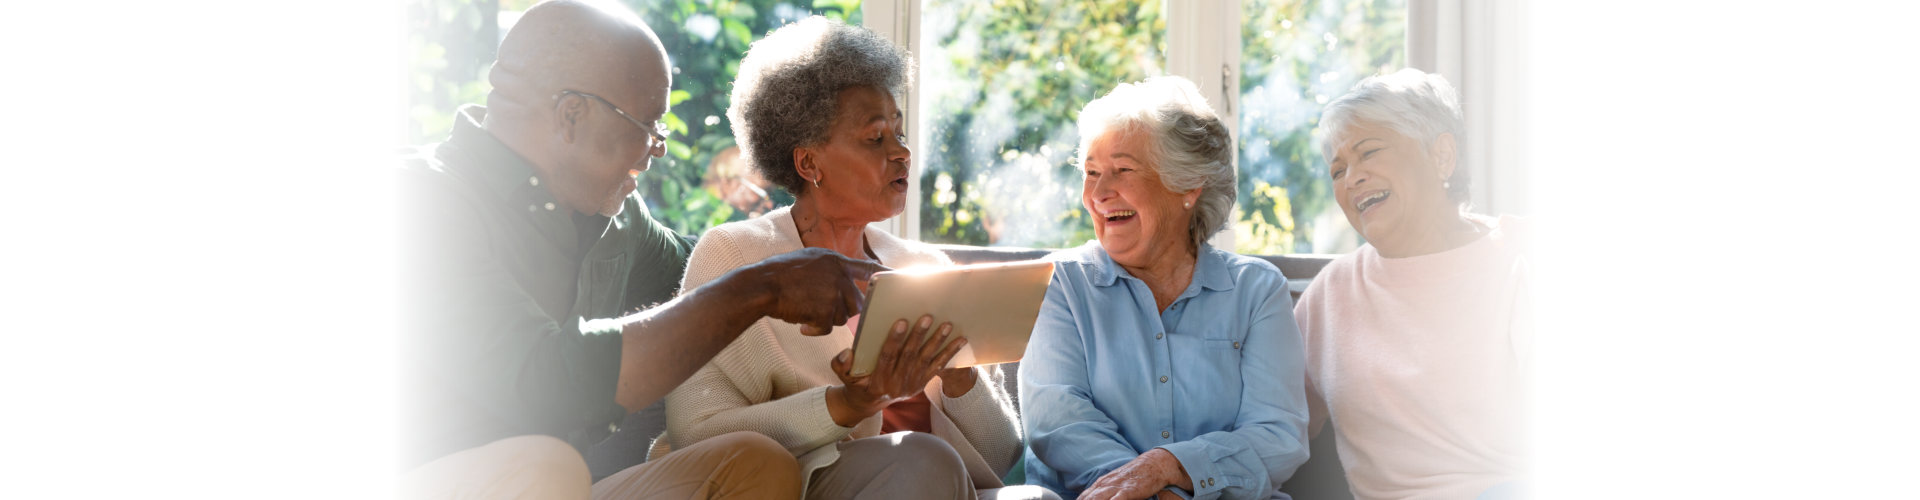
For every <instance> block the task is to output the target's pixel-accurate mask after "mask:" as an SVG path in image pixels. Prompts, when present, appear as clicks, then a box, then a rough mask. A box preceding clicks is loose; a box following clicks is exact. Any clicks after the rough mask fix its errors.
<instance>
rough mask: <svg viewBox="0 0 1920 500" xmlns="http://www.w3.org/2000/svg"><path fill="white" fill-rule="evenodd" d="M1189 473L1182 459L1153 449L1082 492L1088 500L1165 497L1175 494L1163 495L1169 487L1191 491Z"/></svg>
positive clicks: (1083, 496) (1096, 481) (1133, 499)
mask: <svg viewBox="0 0 1920 500" xmlns="http://www.w3.org/2000/svg"><path fill="white" fill-rule="evenodd" d="M1186 477H1187V474H1186V470H1185V469H1183V468H1181V467H1180V460H1179V459H1177V458H1174V456H1173V454H1172V453H1169V452H1167V450H1165V449H1161V448H1154V449H1151V450H1147V452H1146V453H1142V454H1140V456H1138V457H1134V458H1133V460H1131V461H1128V462H1127V464H1126V465H1122V466H1120V468H1118V469H1114V470H1113V472H1108V473H1107V475H1104V476H1100V479H1098V480H1095V481H1094V482H1093V485H1092V486H1088V487H1087V489H1086V490H1085V491H1081V492H1080V498H1082V499H1085V500H1119V499H1124V500H1139V499H1142V498H1155V497H1156V496H1158V497H1159V498H1166V497H1167V496H1168V495H1172V493H1165V494H1164V495H1163V494H1162V493H1164V492H1163V490H1165V489H1166V488H1167V487H1168V486H1179V487H1181V488H1185V489H1187V490H1189V491H1191V490H1192V489H1193V488H1192V487H1191V485H1190V484H1181V483H1183V482H1191V480H1189V479H1186Z"/></svg>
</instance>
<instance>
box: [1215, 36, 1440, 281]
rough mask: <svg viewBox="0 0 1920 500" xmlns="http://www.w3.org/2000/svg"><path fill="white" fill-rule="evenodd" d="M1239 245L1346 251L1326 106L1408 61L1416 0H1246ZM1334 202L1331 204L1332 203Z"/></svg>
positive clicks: (1253, 249)
mask: <svg viewBox="0 0 1920 500" xmlns="http://www.w3.org/2000/svg"><path fill="white" fill-rule="evenodd" d="M1243 1H1244V3H1242V4H1241V5H1242V6H1243V7H1244V10H1243V11H1242V13H1241V32H1240V39H1241V47H1240V93H1241V101H1240V104H1241V109H1240V158H1239V162H1240V221H1239V222H1238V223H1237V224H1236V225H1235V226H1236V227H1235V230H1236V231H1238V234H1236V236H1237V238H1236V242H1235V246H1236V247H1237V248H1236V250H1237V251H1239V252H1241V253H1249V254H1283V253H1294V252H1320V253H1337V252H1343V251H1347V250H1351V249H1352V248H1350V245H1352V244H1354V243H1355V242H1342V241H1337V240H1335V241H1329V240H1331V239H1330V238H1319V239H1318V241H1316V238H1315V237H1314V236H1315V233H1316V231H1315V229H1320V230H1322V231H1319V232H1328V231H1325V230H1326V229H1329V228H1316V227H1314V226H1315V225H1316V224H1329V225H1336V226H1337V227H1335V228H1332V229H1341V228H1344V227H1345V225H1346V224H1347V222H1346V219H1345V218H1343V217H1342V216H1341V215H1340V214H1339V206H1338V205H1337V204H1335V203H1334V202H1333V199H1332V196H1333V195H1332V187H1331V186H1330V185H1329V184H1328V178H1327V161H1326V159H1325V158H1322V157H1321V154H1320V137H1321V136H1322V135H1324V134H1323V133H1322V132H1321V131H1320V130H1319V125H1320V110H1321V108H1322V107H1324V106H1325V105H1326V103H1327V102H1329V101H1331V100H1332V99H1334V98H1337V97H1339V96H1340V95H1341V94H1345V93H1346V92H1347V89H1350V88H1352V87H1353V85H1354V84H1355V83H1359V82H1360V79H1362V78H1366V77H1368V76H1371V75H1374V74H1378V73H1382V72H1391V71H1395V70H1398V69H1399V68H1401V67H1404V66H1405V65H1406V48H1405V47H1406V43H1405V40H1406V26H1407V23H1406V16H1407V8H1406V0H1243ZM1329 210H1331V212H1329Z"/></svg>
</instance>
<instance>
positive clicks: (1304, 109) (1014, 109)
mask: <svg viewBox="0 0 1920 500" xmlns="http://www.w3.org/2000/svg"><path fill="white" fill-rule="evenodd" d="M532 3H533V1H532V0H410V1H409V3H408V10H407V12H408V14H409V18H408V23H409V28H410V29H409V34H410V36H409V40H408V49H409V54H410V55H411V61H410V72H409V79H410V81H409V84H410V85H409V93H410V103H411V106H410V108H409V109H408V118H409V122H410V123H409V129H408V130H409V132H408V133H409V139H410V140H411V142H414V143H424V142H430V141H435V140H441V139H443V138H445V136H446V133H447V131H448V130H449V129H450V128H451V125H452V122H453V119H452V116H453V111H454V109H455V108H457V107H458V106H459V105H461V104H466V103H480V102H483V101H484V99H485V96H486V92H487V91H488V90H489V87H488V86H487V83H486V81H485V71H486V69H487V65H488V64H489V63H491V62H492V60H493V57H494V49H495V48H496V47H497V45H498V43H499V37H500V35H501V33H502V32H503V30H504V29H505V26H504V25H502V23H501V21H502V20H504V21H506V22H508V23H510V22H511V20H512V19H513V16H512V14H511V13H512V12H516V11H521V10H524V9H526V8H527V7H530V6H531V4H532ZM628 3H629V7H630V8H632V9H633V10H634V11H635V12H636V13H638V14H639V15H640V16H641V18H642V19H644V20H645V21H646V22H647V24H648V25H649V26H651V27H652V28H653V29H654V30H655V32H656V33H657V34H658V35H659V37H660V39H661V41H662V43H663V44H665V46H666V51H667V53H668V54H669V55H670V56H671V57H672V61H673V67H674V71H675V74H674V77H673V86H674V91H673V94H672V97H671V104H672V108H671V112H670V113H668V114H667V116H666V117H665V118H664V119H663V120H664V121H665V123H666V124H667V126H668V127H669V128H670V129H672V130H673V134H672V138H671V139H670V142H669V144H668V154H667V156H666V157H665V158H661V159H658V160H655V161H654V163H653V168H652V169H651V170H649V171H648V172H646V173H643V174H641V176H640V179H639V180H640V184H641V189H642V196H643V197H644V198H646V199H647V201H648V204H649V205H650V208H651V209H652V211H653V214H654V216H655V217H656V218H658V219H660V220H661V221H662V222H663V223H666V224H667V225H668V226H669V227H672V228H674V229H676V230H679V231H682V232H685V233H689V234H697V233H699V232H701V231H704V230H705V229H706V228H708V227H712V226H714V225H717V224H720V223H724V222H727V221H732V220H740V219H744V218H745V217H746V216H747V214H746V213H743V212H741V211H739V210H736V209H734V208H733V207H732V206H729V205H728V204H727V203H726V202H725V201H723V200H722V199H721V198H720V197H719V196H716V195H715V194H713V193H711V192H710V191H709V190H708V189H705V188H704V187H703V184H704V182H705V177H706V175H707V170H708V165H709V163H711V162H712V161H713V158H714V156H715V155H716V154H718V153H720V152H721V151H722V150H725V149H727V148H729V147H731V146H733V145H734V139H733V134H732V131H731V129H730V128H729V125H728V123H727V120H726V108H727V104H728V95H727V94H728V91H729V90H730V89H731V84H732V82H733V79H734V75H735V72H736V70H737V67H738V64H739V60H740V58H741V57H742V56H743V55H744V54H745V52H746V49H747V47H748V46H749V45H750V44H751V43H752V42H753V40H755V39H758V38H759V37H761V36H764V35H765V34H766V32H767V31H769V30H772V29H774V28H777V27H779V26H781V25H784V24H786V23H788V22H791V21H793V20H797V19H799V18H801V17H804V16H806V15H809V14H815V13H817V14H821V15H824V16H827V17H830V18H835V19H841V20H843V21H846V22H848V23H852V24H858V23H859V22H860V17H861V14H860V8H859V0H673V1H645V0H628ZM1405 4H1406V0H1243V6H1244V11H1243V13H1242V26H1243V28H1242V33H1241V35H1242V40H1243V42H1242V49H1241V51H1242V52H1241V54H1242V56H1241V61H1242V62H1241V72H1240V87H1241V92H1242V95H1241V97H1240V102H1238V103H1236V104H1237V105H1238V107H1239V108H1241V109H1239V110H1238V111H1240V115H1241V124H1240V127H1241V128H1240V156H1239V159H1238V161H1239V166H1240V172H1241V174H1240V185H1239V189H1240V193H1239V200H1240V215H1239V217H1238V218H1237V219H1238V220H1237V221H1236V222H1235V230H1236V231H1237V232H1238V234H1237V235H1236V236H1237V237H1236V240H1237V242H1238V243H1237V248H1236V250H1237V251H1240V252H1243V253H1257V254H1279V253H1291V252H1338V251H1345V250H1349V249H1350V245H1351V243H1350V242H1349V243H1342V242H1337V241H1336V242H1331V243H1330V242H1329V241H1323V240H1326V239H1325V238H1320V239H1319V240H1316V238H1315V235H1316V234H1317V233H1324V232H1327V231H1325V230H1326V229H1328V228H1327V227H1318V226H1328V225H1344V224H1345V223H1346V222H1345V220H1344V219H1343V218H1341V217H1340V216H1339V214H1338V209H1337V205H1335V204H1334V203H1332V200H1331V190H1330V187H1329V185H1328V181H1327V177H1326V161H1325V160H1324V159H1323V158H1321V157H1320V153H1319V144H1318V140H1319V136H1320V135H1321V132H1320V131H1319V130H1318V129H1317V127H1318V122H1319V114H1320V108H1321V107H1322V106H1323V105H1324V103H1325V102H1326V101H1327V100H1329V99H1332V98H1334V97H1338V96H1339V95H1340V94H1342V93H1344V92H1345V91H1346V90H1347V89H1348V88H1350V87H1351V86H1352V85H1353V84H1354V83H1356V82H1358V81H1359V80H1360V79H1361V78H1364V77H1366V76H1368V75H1372V74H1376V73H1380V72H1384V71H1392V70H1394V69H1398V68H1400V67H1402V66H1404V65H1405V49H1404V44H1403V40H1404V39H1405V29H1406V22H1405V18H1406V8H1405ZM1164 8H1165V7H1164V4H1163V2H1161V1H1154V0H1147V1H1140V0H1131V1H1129V0H924V3H923V5H922V13H923V18H922V21H921V26H922V32H923V33H922V36H924V37H926V38H925V39H923V44H922V45H923V46H924V49H923V50H922V53H919V54H915V57H916V58H917V59H919V60H920V64H921V67H922V68H923V71H922V74H921V75H920V76H919V77H917V78H916V82H915V85H916V87H917V88H918V89H919V91H920V92H921V105H922V109H921V110H909V111H908V113H909V115H914V114H922V115H924V116H920V117H916V119H919V120H920V123H921V124H922V126H923V127H925V129H926V138H927V144H924V145H921V146H920V147H918V148H916V150H915V151H914V162H915V163H917V164H918V165H920V166H921V168H922V171H921V175H920V178H919V179H917V180H916V182H918V184H919V186H918V187H919V189H920V191H921V195H922V196H921V201H920V203H921V206H920V220H919V223H920V228H921V235H920V236H921V238H922V239H924V240H927V241H932V242H940V243H962V244H973V245H993V244H999V245H1016V246H1033V247H1067V246H1073V245H1078V244H1080V243H1081V242H1084V241H1087V240H1089V239H1092V238H1093V231H1092V221H1091V220H1090V219H1089V218H1088V215H1087V214H1086V213H1085V210H1084V209H1082V208H1081V206H1080V183H1081V182H1080V173H1079V169H1078V167H1077V166H1076V165H1074V164H1073V161H1072V159H1073V155H1074V152H1075V148H1076V147H1078V129H1077V126H1076V124H1075V122H1074V119H1075V118H1076V117H1077V116H1078V114H1079V110H1080V108H1081V107H1082V106H1084V105H1085V104H1086V103H1087V102H1089V101H1091V100H1093V99H1095V98H1098V97H1099V96H1101V95H1104V94H1105V93H1106V92H1107V91H1109V90H1111V89H1112V88H1113V87H1114V86H1115V85H1117V84H1119V83H1122V82H1130V81H1138V80H1141V79H1144V78H1147V77H1149V76H1154V75H1160V74H1164V73H1165V71H1164V69H1163V68H1164V66H1165V64H1164V61H1165V53H1166V18H1165V13H1164V11H1163V9H1164ZM502 11H506V12H508V15H506V16H501V15H500V13H501V12H502ZM1216 104H1217V103H1216ZM767 195H768V197H769V198H770V199H771V201H772V202H773V204H774V205H787V204H791V203H792V201H793V200H792V197H791V196H790V195H788V194H787V193H785V192H783V191H781V190H779V189H777V188H776V189H769V190H768V193H767ZM1329 210H1331V212H1329ZM1334 229H1338V228H1337V227H1336V228H1334Z"/></svg>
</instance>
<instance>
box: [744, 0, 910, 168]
mask: <svg viewBox="0 0 1920 500" xmlns="http://www.w3.org/2000/svg"><path fill="white" fill-rule="evenodd" d="M912 80H913V57H912V56H909V55H907V51H906V50H905V49H902V48H900V47H899V46H896V45H894V44H893V42H892V41H890V40H887V39H886V38H884V37H881V36H880V35H879V34H877V33H874V32H873V31H871V30H868V29H866V28H863V27H859V26H848V25H847V24H845V23H842V22H840V21H834V20H830V19H827V18H824V17H820V16H812V17H808V18H806V19H802V20H800V21H798V22H795V23H793V24H789V25H786V26H782V27H780V29H776V30H773V32H772V33H768V34H767V37H766V38H762V39H760V41H757V42H753V46H752V47H751V48H748V49H747V57H746V58H745V59H742V60H741V61H740V70H739V76H737V77H735V78H734V80H733V95H732V100H733V103H732V104H731V105H729V106H728V107H727V120H728V121H730V122H732V125H733V137H734V140H735V141H738V142H739V143H740V150H741V151H744V152H746V155H745V156H746V159H747V165H748V166H749V167H751V168H753V169H755V170H757V171H759V172H760V174H761V175H763V176H766V178H767V180H768V181H771V182H773V183H774V184H776V185H779V186H780V187H782V188H785V189H786V190H787V191H788V192H791V193H793V194H795V195H798V194H800V193H801V192H802V191H804V190H805V189H806V188H807V187H808V186H807V185H806V181H805V180H804V179H802V178H801V177H800V173H799V171H797V170H796V169H795V166H794V164H793V150H794V149H795V148H800V147H804V146H812V145H816V144H820V143H823V142H826V140H827V131H828V128H829V127H830V126H831V125H832V124H833V117H834V116H835V115H836V114H837V113H836V111H837V109H838V108H837V106H838V105H839V103H838V102H837V100H836V99H835V97H836V96H838V95H839V93H840V91H842V90H846V89H848V88H853V87H872V88H874V89H877V90H882V91H885V92H887V94H889V95H892V96H893V98H894V99H896V100H897V99H900V97H901V96H902V95H903V94H904V93H905V92H906V91H907V86H908V85H910V84H911V83H912Z"/></svg>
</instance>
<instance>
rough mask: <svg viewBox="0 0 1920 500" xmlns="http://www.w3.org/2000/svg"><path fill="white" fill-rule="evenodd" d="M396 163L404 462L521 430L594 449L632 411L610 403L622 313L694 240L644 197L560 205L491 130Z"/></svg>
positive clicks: (647, 296)
mask: <svg viewBox="0 0 1920 500" xmlns="http://www.w3.org/2000/svg"><path fill="white" fill-rule="evenodd" d="M485 113H486V109H485V108H482V107H479V106H468V107H464V108H462V109H461V110H460V112H459V113H458V114H456V116H455V123H454V129H453V133H452V136H451V137H450V138H449V139H448V140H447V141H446V142H443V143H440V144H437V145H433V146H428V147H425V148H422V150H421V152H420V153H421V154H419V155H417V156H416V157H414V158H409V159H408V161H406V162H405V165H404V166H403V167H401V168H400V169H399V171H398V174H399V175H398V177H399V182H398V184H397V187H398V193H397V194H398V196H399V197H400V200H399V202H400V210H401V214H400V217H399V220H398V221H397V222H398V223H397V224H396V227H397V228H398V229H399V231H400V232H401V234H400V235H399V238H398V240H399V241H398V242H399V244H400V246H401V252H400V253H401V255H402V258H401V259H399V263H400V265H401V268H400V269H399V276H400V279H401V280H402V283H401V284H400V287H399V289H400V290H401V296H400V301H399V304H398V306H399V308H398V311H397V314H398V316H399V317H400V318H401V325H400V326H401V329H400V335H401V336H402V342H401V358H400V364H401V370H400V374H401V376H402V377H403V383H402V384H401V388H400V392H399V394H400V397H401V401H400V405H399V407H400V409H401V411H402V412H403V422H405V425H403V426H402V431H401V432H402V436H401V439H400V440H399V441H400V442H401V443H402V450H401V457H403V458H402V460H401V464H400V465H401V466H402V467H412V466H414V465H418V464H420V463H424V462H426V461H428V460H432V459H434V458H438V457H440V456H444V455H446V454H448V453H452V452H455V451H459V450H462V449H467V448H472V447H476V446H480V445H484V444H487V443H488V442H491V441H494V440H498V439H502V438H506V437H511V436H519V435H530V434H543V435H549V436H554V437H559V438H562V439H565V440H566V441H568V442H569V443H572V444H573V445H574V447H575V448H577V449H580V450H582V451H583V452H584V450H586V448H587V446H588V445H590V444H592V443H593V442H594V441H597V440H599V439H600V438H602V437H604V436H606V435H607V433H608V428H609V427H610V426H611V424H613V423H614V422H618V421H619V420H620V419H621V417H623V416H625V415H626V411H625V410H624V409H623V408H621V407H620V406H619V405H618V404H615V403H614V389H615V387H616V384H617V381H618V378H619V372H620V329H619V326H618V325H617V324H615V323H614V322H613V321H612V320H613V319H614V318H617V317H620V316H622V315H625V314H630V313H632V312H635V311H637V310H639V309H640V308H642V307H645V306H648V305H652V304H657V303H660V302H664V301H666V300H669V299H671V298H672V297H673V295H674V293H676V291H677V290H678V287H679V284H680V278H681V275H682V274H683V273H685V270H686V260H687V254H688V252H689V251H691V249H692V244H691V242H689V241H688V240H687V239H685V238H683V237H681V236H680V235H678V234H675V233H674V232H673V231H672V230H669V229H667V228H666V227H665V226H662V225H661V224H660V223H659V222H657V221H655V220H654V219H653V217H652V216H651V215H649V213H648V211H647V208H646V204H645V203H641V201H640V198H639V195H638V194H637V193H636V194H635V195H633V196H629V197H627V199H626V202H625V207H624V209H623V210H622V211H621V213H620V214H619V215H617V216H614V217H604V216H599V215H583V214H579V213H577V212H574V211H573V210H571V209H569V208H567V207H565V206H562V205H560V204H559V202H558V201H557V200H555V199H554V198H553V196H552V195H551V194H549V193H548V191H547V184H548V181H547V180H546V179H543V178H541V176H540V175H539V174H538V173H536V171H535V170H534V169H533V168H532V166H531V165H530V164H529V163H528V162H527V161H526V160H525V159H523V158H521V157H520V156H519V155H518V154H515V153H514V152H513V151H512V150H510V149H508V148H507V147H506V145H504V144H502V143H501V142H500V141H499V140H497V139H495V138H494V137H493V136H492V135H490V134H489V133H488V132H487V131H486V130H484V129H482V128H481V126H480V123H481V120H482V118H483V117H484V114H485Z"/></svg>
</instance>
